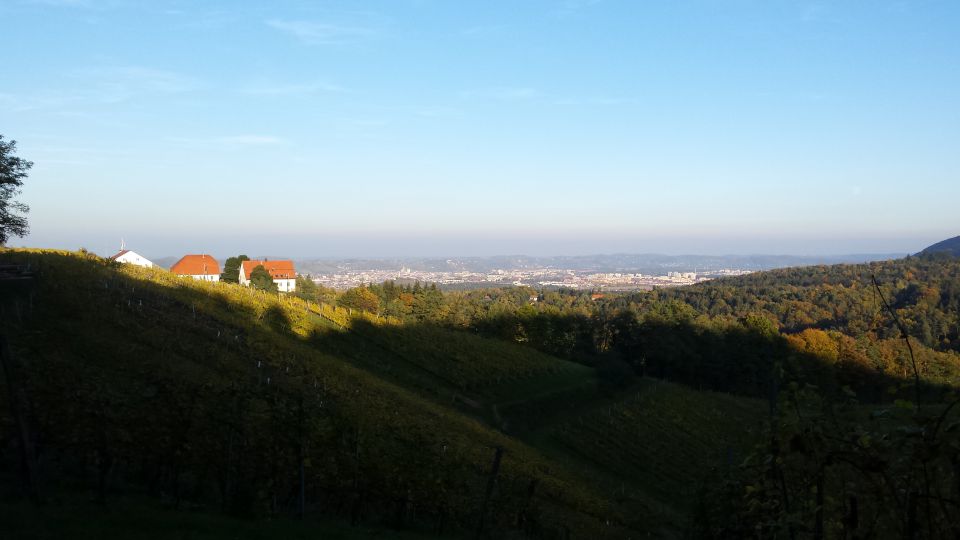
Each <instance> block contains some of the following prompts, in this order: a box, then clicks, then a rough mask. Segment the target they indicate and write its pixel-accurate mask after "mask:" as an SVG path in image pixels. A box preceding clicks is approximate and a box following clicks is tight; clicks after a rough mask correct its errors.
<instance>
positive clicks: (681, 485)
mask: <svg viewBox="0 0 960 540" xmlns="http://www.w3.org/2000/svg"><path fill="white" fill-rule="evenodd" d="M766 410H767V406H766V404H765V403H763V402H761V401H759V400H755V399H749V398H742V397H737V396H731V395H727V394H720V393H715V392H698V391H695V390H692V389H690V388H687V387H684V386H681V385H677V384H670V383H665V382H662V381H658V380H655V379H644V380H642V381H640V383H639V384H638V385H637V386H636V387H634V388H632V389H630V390H629V391H627V392H624V393H622V394H620V395H619V396H616V397H612V398H610V399H607V400H602V401H597V402H595V403H594V404H593V405H592V406H591V407H590V408H589V409H586V410H582V411H580V413H579V414H576V415H572V416H571V417H569V418H566V419H564V420H561V421H557V422H555V423H553V424H551V425H548V426H544V427H543V428H541V429H540V430H538V431H536V432H534V433H533V434H531V435H530V436H529V437H528V439H529V440H530V441H531V443H532V444H534V445H536V446H537V447H539V448H542V449H543V450H544V451H545V452H547V453H550V454H551V455H554V456H556V457H558V458H559V459H566V460H567V461H568V462H569V463H577V464H579V466H580V467H582V468H583V470H585V471H587V472H588V474H590V475H591V476H592V477H594V478H596V479H598V480H599V481H600V484H601V485H603V486H604V487H605V489H606V490H607V491H608V492H609V493H612V494H613V495H614V496H615V498H616V499H617V500H618V502H619V503H620V504H621V505H623V506H625V507H627V508H630V507H639V508H655V509H656V513H657V514H658V515H657V518H656V520H655V522H659V523H661V524H662V526H664V527H668V528H671V527H672V528H683V527H684V526H685V523H686V520H687V519H688V518H687V516H688V515H689V512H690V511H691V510H692V506H693V504H694V503H695V501H696V497H697V493H698V490H700V489H701V488H703V487H704V485H705V483H706V482H707V481H708V480H712V479H714V477H715V476H716V474H714V473H715V472H716V471H718V470H729V469H733V468H735V467H736V466H737V465H738V464H739V463H740V462H741V461H743V459H744V457H745V456H746V455H747V454H748V452H749V451H750V450H751V449H752V447H753V446H754V445H755V444H757V443H758V442H759V441H760V439H761V434H762V433H764V432H765V429H766V415H765V412H766ZM646 519H648V518H646Z"/></svg>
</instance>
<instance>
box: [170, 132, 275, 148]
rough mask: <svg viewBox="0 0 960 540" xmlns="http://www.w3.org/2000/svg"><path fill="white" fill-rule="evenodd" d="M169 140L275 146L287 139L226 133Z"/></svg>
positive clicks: (197, 143) (191, 143)
mask: <svg viewBox="0 0 960 540" xmlns="http://www.w3.org/2000/svg"><path fill="white" fill-rule="evenodd" d="M167 140H169V141H171V142H176V143H184V144H190V145H216V146H228V147H238V146H273V145H278V144H284V143H286V142H287V141H286V140H285V139H282V138H280V137H274V136H272V135H225V136H221V137H205V138H204V137H169V138H168V139H167Z"/></svg>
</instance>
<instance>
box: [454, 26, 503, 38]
mask: <svg viewBox="0 0 960 540" xmlns="http://www.w3.org/2000/svg"><path fill="white" fill-rule="evenodd" d="M506 28H507V27H506V25H503V24H487V25H481V26H471V27H469V28H464V29H462V30H460V35H462V36H468V37H478V36H489V35H495V34H499V33H501V32H502V31H503V30H505V29H506Z"/></svg>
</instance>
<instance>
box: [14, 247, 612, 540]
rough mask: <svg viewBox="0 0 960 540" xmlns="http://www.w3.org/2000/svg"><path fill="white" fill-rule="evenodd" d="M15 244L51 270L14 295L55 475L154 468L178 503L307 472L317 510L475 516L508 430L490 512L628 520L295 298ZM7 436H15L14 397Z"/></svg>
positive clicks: (250, 510)
mask: <svg viewBox="0 0 960 540" xmlns="http://www.w3.org/2000/svg"><path fill="white" fill-rule="evenodd" d="M0 261H3V262H4V263H9V262H14V263H18V264H27V265H30V267H31V268H32V269H33V270H34V271H36V272H37V274H38V278H37V279H36V280H35V281H36V283H35V285H34V286H33V287H32V288H30V289H28V290H27V289H24V290H21V291H20V292H19V293H17V294H5V295H4V306H3V309H4V320H5V321H6V322H7V325H6V326H5V332H6V333H7V334H8V336H10V339H11V342H12V347H11V348H12V350H13V353H14V357H15V358H17V359H18V364H19V368H18V370H17V371H18V372H19V375H20V380H21V383H20V384H21V386H22V388H23V389H25V391H26V394H27V395H28V396H29V398H30V402H31V403H30V405H31V407H30V410H31V411H32V414H30V415H29V417H30V422H31V429H32V430H33V431H34V433H35V434H36V435H37V437H38V438H39V439H41V440H42V441H43V443H44V453H43V455H42V457H41V463H40V464H41V467H39V469H40V470H42V471H43V475H42V478H41V480H42V481H41V486H42V487H41V489H42V490H54V489H57V487H56V485H57V484H58V483H59V482H65V483H71V482H76V481H79V482H81V483H83V484H84V485H85V486H87V487H88V488H90V489H92V490H93V491H94V492H95V494H96V496H97V497H98V498H103V499H109V498H110V496H111V493H112V492H114V491H118V490H122V489H123V488H124V486H127V485H137V486H141V487H142V488H144V489H147V490H148V491H149V492H151V493H153V494H154V495H156V496H157V497H160V498H162V499H163V500H166V501H168V503H169V504H173V505H175V506H177V505H185V504H188V503H189V504H191V505H199V506H201V507H205V508H209V509H222V510H225V511H228V512H236V513H242V514H245V515H276V514H283V513H290V512H292V511H293V510H294V509H295V507H296V506H297V504H298V502H297V501H298V499H299V498H298V495H297V494H298V493H299V489H298V486H299V485H300V482H301V478H302V481H303V484H304V491H305V495H306V496H305V501H306V506H307V511H308V512H311V511H312V512H320V513H328V514H338V515H343V516H350V517H351V518H352V519H355V520H361V521H375V522H390V523H395V524H401V525H404V526H408V527H414V528H417V527H420V528H424V527H425V528H427V529H431V530H444V531H451V530H470V529H472V528H473V527H475V524H476V523H477V522H478V521H479V519H480V511H479V510H480V508H481V507H483V499H484V493H485V488H486V485H487V478H488V474H489V471H490V468H491V461H492V457H493V453H494V452H493V449H494V448H495V447H498V446H499V447H502V448H504V449H505V453H504V457H503V461H502V464H501V468H500V471H499V474H498V477H497V482H496V484H495V489H494V490H493V497H492V498H491V501H490V503H489V505H488V509H487V515H486V518H485V519H486V528H487V529H488V530H491V531H500V533H498V534H506V533H507V531H511V530H513V531H518V530H519V531H526V532H528V533H532V534H537V535H547V536H549V535H551V534H566V533H565V532H564V531H570V532H572V533H574V534H576V535H577V536H580V535H586V534H590V535H592V536H597V535H600V536H614V537H616V536H620V535H621V534H622V533H621V532H618V531H620V529H619V528H618V525H616V524H617V523H618V522H621V521H622V519H621V518H620V517H619V516H618V512H617V510H616V509H615V505H613V504H611V503H610V501H609V500H607V499H606V498H605V497H604V496H603V495H601V494H599V493H598V492H596V491H594V490H592V489H591V488H589V487H588V486H587V485H586V484H585V483H584V482H582V481H580V480H579V479H578V477H577V476H576V475H574V474H573V473H571V472H569V470H568V469H567V468H565V467H564V466H562V465H561V464H558V463H556V462H553V461H551V460H549V459H547V458H545V457H543V456H542V455H541V454H540V453H538V452H537V451H536V450H534V449H531V448H530V447H528V446H526V445H524V444H522V443H519V442H517V441H515V440H512V439H510V438H508V437H506V436H503V435H501V434H499V433H497V432H496V431H493V430H490V429H488V428H486V427H484V426H483V425H482V424H480V423H478V422H476V421H474V420H471V419H469V418H467V417H464V416H462V415H460V414H457V413H456V412H455V411H453V410H451V409H448V408H445V407H442V406H439V405H437V404H435V403H434V402H431V401H426V400H423V399H422V398H421V397H420V396H418V395H417V394H414V393H411V392H409V391H407V390H405V389H403V388H401V387H399V386H397V385H395V384H391V383H390V382H388V381H385V380H383V379H381V378H379V377H376V376H373V375H372V374H371V373H370V372H367V371H364V370H360V369H357V368H356V367H354V365H353V362H351V361H350V360H348V359H345V358H343V357H338V356H337V355H336V351H330V352H329V353H328V352H324V350H323V343H324V339H325V338H324V337H323V335H324V334H325V333H327V332H328V331H329V325H325V324H324V323H323V322H322V321H320V320H318V319H319V317H318V316H317V315H316V314H315V313H311V312H310V311H309V310H306V309H302V307H299V306H296V305H294V304H293V303H291V302H289V301H280V300H278V299H277V298H275V297H272V296H267V295H264V294H261V293H257V292H254V291H250V290H249V289H243V288H239V287H235V286H229V285H223V284H207V283H199V282H194V281H190V280H181V279H179V278H176V277H175V276H172V275H170V274H168V273H166V272H164V271H159V270H146V269H139V268H129V267H118V266H115V265H111V264H109V263H107V262H105V261H103V260H100V259H96V258H92V257H87V256H84V255H78V254H71V253H64V252H37V251H30V252H25V251H5V252H2V253H0ZM403 339H406V338H403ZM403 352H404V354H408V355H409V354H412V353H411V348H409V347H408V348H406V349H405V350H404V351H403ZM477 361H479V359H478V360H477ZM543 362H545V360H544V359H542V358H541V359H540V360H534V361H533V362H532V363H531V365H542V364H543ZM517 371H518V372H519V373H530V370H529V369H528V367H527V366H522V368H521V369H518V370H517ZM548 371H549V370H548ZM501 373H502V370H501ZM3 397H4V399H3V403H4V404H6V403H8V400H7V399H6V396H3ZM0 438H2V439H3V440H5V441H9V440H12V439H14V429H13V421H12V413H11V412H10V411H9V410H7V409H3V413H2V420H0ZM11 446H13V447H15V445H11V444H6V445H4V448H5V449H9V448H11ZM3 461H4V463H7V464H11V466H12V463H14V462H15V457H14V455H13V452H12V451H11V450H4V454H3ZM301 470H302V471H303V473H302V477H301V473H300V471H301ZM608 523H609V524H608Z"/></svg>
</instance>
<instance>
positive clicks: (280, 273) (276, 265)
mask: <svg viewBox="0 0 960 540" xmlns="http://www.w3.org/2000/svg"><path fill="white" fill-rule="evenodd" d="M260 265H263V267H264V268H265V269H266V270H267V272H269V273H270V277H272V278H273V279H294V278H296V277H297V271H296V270H294V269H293V261H266V260H264V261H243V276H244V277H245V278H246V279H250V273H251V272H253V269H254V268H256V267H258V266H260Z"/></svg>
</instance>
